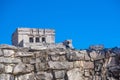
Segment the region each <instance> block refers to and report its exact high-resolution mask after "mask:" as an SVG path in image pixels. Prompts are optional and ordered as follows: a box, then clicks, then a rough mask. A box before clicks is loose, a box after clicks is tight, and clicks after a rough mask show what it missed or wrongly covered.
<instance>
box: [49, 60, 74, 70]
mask: <svg viewBox="0 0 120 80" xmlns="http://www.w3.org/2000/svg"><path fill="white" fill-rule="evenodd" d="M48 65H49V68H50V69H58V70H59V69H71V68H73V62H66V61H64V62H59V61H56V62H53V61H49V62H48Z"/></svg>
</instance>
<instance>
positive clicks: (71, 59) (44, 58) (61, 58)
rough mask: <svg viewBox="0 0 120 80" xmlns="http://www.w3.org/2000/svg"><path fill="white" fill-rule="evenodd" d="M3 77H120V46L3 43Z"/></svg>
mask: <svg viewBox="0 0 120 80" xmlns="http://www.w3.org/2000/svg"><path fill="white" fill-rule="evenodd" d="M0 80H120V49H119V48H112V49H99V50H94V49H93V50H92V49H86V50H71V49H63V48H54V49H44V50H38V49H29V48H18V47H14V46H10V45H0Z"/></svg>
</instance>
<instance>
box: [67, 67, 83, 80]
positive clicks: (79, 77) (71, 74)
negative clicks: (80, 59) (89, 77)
mask: <svg viewBox="0 0 120 80" xmlns="http://www.w3.org/2000/svg"><path fill="white" fill-rule="evenodd" d="M83 74H84V73H83V72H82V71H81V70H80V69H79V68H75V69H72V70H69V71H68V72H67V76H68V80H84V79H83Z"/></svg>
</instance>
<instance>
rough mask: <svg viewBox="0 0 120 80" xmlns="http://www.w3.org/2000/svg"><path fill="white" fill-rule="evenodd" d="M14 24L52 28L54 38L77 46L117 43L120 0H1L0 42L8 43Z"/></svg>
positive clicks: (119, 43) (117, 44)
mask: <svg viewBox="0 0 120 80" xmlns="http://www.w3.org/2000/svg"><path fill="white" fill-rule="evenodd" d="M17 27H30V28H53V29H55V30H56V42H62V41H64V40H66V39H72V40H73V45H74V47H76V48H82V49H83V48H88V47H89V45H92V44H104V45H105V47H115V46H120V1H119V0H0V44H11V35H12V33H13V31H15V29H16V28H17Z"/></svg>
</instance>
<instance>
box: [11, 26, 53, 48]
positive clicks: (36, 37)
mask: <svg viewBox="0 0 120 80" xmlns="http://www.w3.org/2000/svg"><path fill="white" fill-rule="evenodd" d="M54 43H55V30H53V29H37V28H17V29H16V31H15V32H14V33H13V35H12V44H13V45H14V46H19V47H31V46H43V45H49V44H54Z"/></svg>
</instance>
